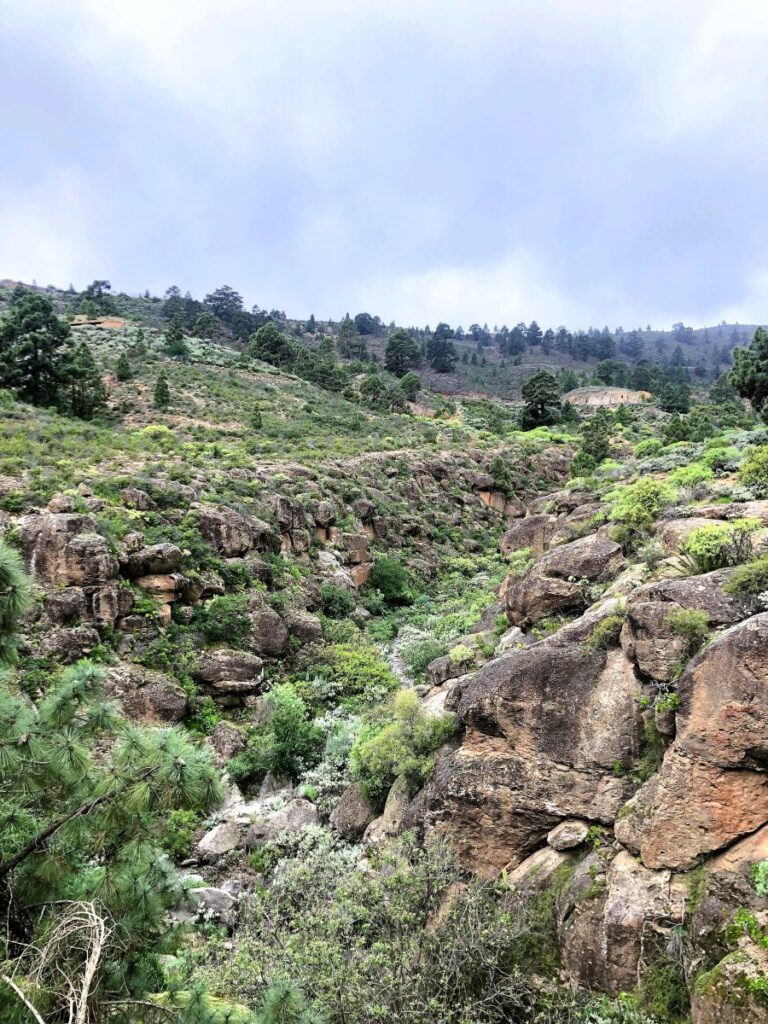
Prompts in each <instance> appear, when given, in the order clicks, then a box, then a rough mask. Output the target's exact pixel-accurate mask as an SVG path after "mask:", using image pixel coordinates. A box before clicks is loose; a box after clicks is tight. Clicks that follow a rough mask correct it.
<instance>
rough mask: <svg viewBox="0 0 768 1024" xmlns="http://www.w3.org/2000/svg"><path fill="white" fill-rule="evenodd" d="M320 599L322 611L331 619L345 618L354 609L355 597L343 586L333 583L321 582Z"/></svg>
mask: <svg viewBox="0 0 768 1024" xmlns="http://www.w3.org/2000/svg"><path fill="white" fill-rule="evenodd" d="M320 599H321V601H322V602H323V611H324V612H325V614H326V615H327V616H328V617H329V618H331V619H345V618H346V617H347V616H348V615H349V614H351V612H353V611H354V610H355V599H354V597H353V596H352V594H350V592H349V591H348V590H345V589H344V587H337V586H336V584H335V583H323V584H322V585H321V586H320Z"/></svg>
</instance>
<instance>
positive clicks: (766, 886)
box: [750, 860, 768, 898]
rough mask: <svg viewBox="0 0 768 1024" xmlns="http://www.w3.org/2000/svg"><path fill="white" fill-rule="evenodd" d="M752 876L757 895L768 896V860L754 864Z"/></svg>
mask: <svg viewBox="0 0 768 1024" xmlns="http://www.w3.org/2000/svg"><path fill="white" fill-rule="evenodd" d="M750 877H751V879H752V884H753V885H754V887H755V892H756V893H757V895H758V896H762V897H763V898H765V897H766V896H768V860H761V861H760V862H759V863H757V864H753V865H752V870H751V872H750Z"/></svg>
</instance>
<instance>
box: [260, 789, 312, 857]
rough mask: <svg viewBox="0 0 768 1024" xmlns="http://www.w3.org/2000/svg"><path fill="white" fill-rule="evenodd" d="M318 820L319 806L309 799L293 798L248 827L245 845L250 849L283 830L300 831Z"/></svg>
mask: <svg viewBox="0 0 768 1024" xmlns="http://www.w3.org/2000/svg"><path fill="white" fill-rule="evenodd" d="M318 820H319V819H318V813H317V808H316V807H315V805H314V804H311V803H310V802H309V800H303V799H301V798H299V799H296V800H291V801H290V803H288V804H286V805H285V807H284V808H283V809H282V810H281V811H276V812H275V813H274V814H271V815H269V817H265V818H263V819H261V820H260V821H255V822H254V823H253V824H252V825H251V827H250V828H249V829H248V834H247V835H246V837H245V845H246V847H247V848H248V849H249V850H250V849H253V848H254V847H256V846H261V844H262V843H266V842H269V841H270V840H271V839H274V838H275V836H278V835H280V833H281V832H299V831H301V829H303V828H306V826H307V825H316V824H317V822H318Z"/></svg>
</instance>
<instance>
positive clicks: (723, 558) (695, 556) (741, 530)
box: [682, 519, 762, 572]
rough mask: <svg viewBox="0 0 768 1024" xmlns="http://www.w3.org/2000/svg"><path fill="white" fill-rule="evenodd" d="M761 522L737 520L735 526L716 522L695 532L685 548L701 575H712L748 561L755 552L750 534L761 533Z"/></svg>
mask: <svg viewBox="0 0 768 1024" xmlns="http://www.w3.org/2000/svg"><path fill="white" fill-rule="evenodd" d="M761 526H762V523H761V522H760V520H759V519H737V520H735V521H734V522H732V523H713V524H712V525H711V526H699V527H698V528H697V529H695V530H693V531H692V532H691V533H690V534H689V535H688V537H687V538H686V540H685V543H684V544H683V547H682V553H683V555H687V556H688V557H689V558H691V559H692V560H693V561H694V563H695V565H696V568H697V569H698V570H699V572H712V571H713V570H714V569H722V568H724V567H725V566H728V565H738V564H739V563H741V562H744V561H746V560H747V559H748V558H749V556H750V555H751V553H752V540H751V535H752V534H753V533H755V531H756V530H759V529H760V528H761Z"/></svg>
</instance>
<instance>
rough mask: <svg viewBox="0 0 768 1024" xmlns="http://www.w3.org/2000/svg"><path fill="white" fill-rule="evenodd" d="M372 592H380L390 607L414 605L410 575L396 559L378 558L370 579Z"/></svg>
mask: <svg viewBox="0 0 768 1024" xmlns="http://www.w3.org/2000/svg"><path fill="white" fill-rule="evenodd" d="M368 586H369V587H370V588H371V590H378V591H379V593H380V594H381V596H382V597H383V599H384V601H385V603H386V604H388V605H389V606H390V607H397V606H399V605H406V604H412V603H413V594H412V593H411V591H410V588H409V586H408V574H407V573H406V571H405V568H404V567H403V565H402V564H401V563H400V562H398V561H397V559H395V558H377V559H376V561H375V562H374V565H373V568H372V569H371V574H370V576H369V577H368Z"/></svg>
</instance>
